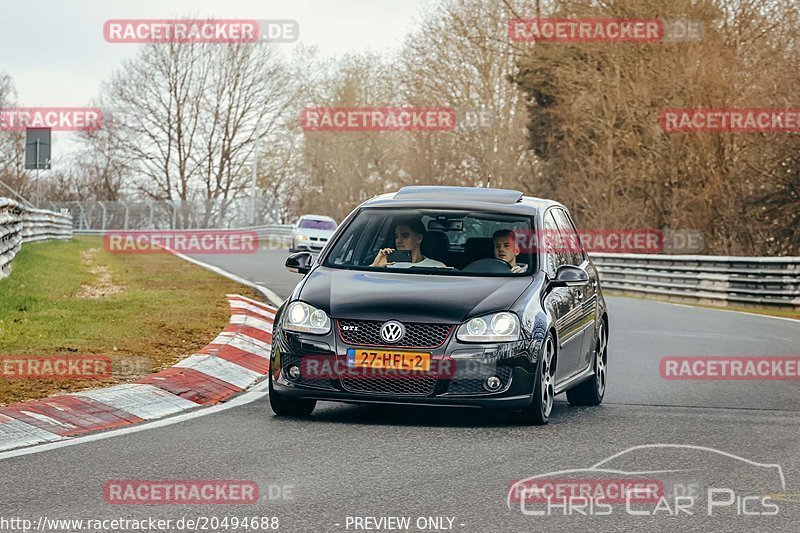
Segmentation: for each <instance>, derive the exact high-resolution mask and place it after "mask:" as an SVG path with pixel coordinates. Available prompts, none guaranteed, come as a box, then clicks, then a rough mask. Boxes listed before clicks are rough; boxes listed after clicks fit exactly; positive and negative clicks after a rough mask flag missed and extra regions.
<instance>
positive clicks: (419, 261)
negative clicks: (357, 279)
mask: <svg viewBox="0 0 800 533" xmlns="http://www.w3.org/2000/svg"><path fill="white" fill-rule="evenodd" d="M424 238H425V225H424V224H422V222H421V221H420V220H418V219H409V220H404V221H401V222H400V223H398V224H397V226H395V228H394V242H395V246H396V247H397V249H398V250H410V251H411V262H410V263H409V262H398V263H389V260H388V259H387V258H388V256H389V254H390V253H392V252H393V251H394V249H393V248H384V249H382V250H380V251H379V252H378V255H377V256H375V260H374V261H373V262H372V265H370V266H374V267H386V266H391V267H392V268H411V267H426V268H449V267H448V266H447V265H445V264H444V263H442V262H439V261H437V260H435V259H430V258H427V257H425V256H424V255H422V252H421V251H420V249H419V247H420V244H422V240H423V239H424Z"/></svg>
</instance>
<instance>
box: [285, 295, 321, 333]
mask: <svg viewBox="0 0 800 533" xmlns="http://www.w3.org/2000/svg"><path fill="white" fill-rule="evenodd" d="M283 316H284V318H283V328H284V329H286V330H289V331H299V332H300V333H314V334H316V335H324V334H326V333H328V332H329V331H330V330H331V319H330V318H328V315H327V314H325V311H323V310H322V309H317V308H316V307H314V306H313V305H308V304H307V303H305V302H292V303H291V304H289V307H287V308H286V314H285V315H283Z"/></svg>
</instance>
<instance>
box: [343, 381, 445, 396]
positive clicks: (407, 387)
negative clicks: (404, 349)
mask: <svg viewBox="0 0 800 533" xmlns="http://www.w3.org/2000/svg"><path fill="white" fill-rule="evenodd" d="M341 381H342V387H343V388H344V389H345V390H348V391H350V392H371V393H377V394H398V395H412V396H427V395H429V394H431V393H432V392H433V389H434V387H435V386H436V376H428V377H424V378H422V377H419V378H399V377H398V378H376V377H356V378H344V377H343V378H341Z"/></svg>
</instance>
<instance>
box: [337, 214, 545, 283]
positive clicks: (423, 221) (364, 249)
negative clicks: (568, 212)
mask: <svg viewBox="0 0 800 533" xmlns="http://www.w3.org/2000/svg"><path fill="white" fill-rule="evenodd" d="M530 231H531V218H529V217H524V216H514V215H504V214H495V213H485V212H471V211H458V210H439V211H436V210H408V209H403V210H399V209H363V210H361V211H360V212H359V213H358V214H356V216H355V218H354V219H353V221H352V222H351V223H350V224H349V225H348V226H347V229H346V230H345V231H344V232H343V233H342V234H341V235H340V237H339V238H338V239H337V240H336V242H335V244H334V246H333V247H332V249H331V252H330V253H329V254H328V255H327V257H326V258H325V261H324V265H325V266H327V267H333V268H348V269H357V270H384V271H393V272H412V273H427V274H440V275H472V276H504V275H508V276H515V275H524V274H530V273H531V272H534V271H535V267H536V265H535V264H534V263H535V259H536V258H535V255H534V254H531V253H530V251H529V250H522V249H521V248H520V247H519V246H517V245H516V244H515V243H516V242H518V238H517V236H518V235H525V234H530Z"/></svg>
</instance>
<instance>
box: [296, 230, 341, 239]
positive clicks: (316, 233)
mask: <svg viewBox="0 0 800 533" xmlns="http://www.w3.org/2000/svg"><path fill="white" fill-rule="evenodd" d="M333 232H334V230H332V229H313V228H298V229H296V230H295V233H298V234H300V233H302V234H303V235H307V236H308V237H330V236H331V235H333Z"/></svg>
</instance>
